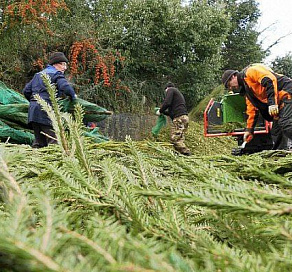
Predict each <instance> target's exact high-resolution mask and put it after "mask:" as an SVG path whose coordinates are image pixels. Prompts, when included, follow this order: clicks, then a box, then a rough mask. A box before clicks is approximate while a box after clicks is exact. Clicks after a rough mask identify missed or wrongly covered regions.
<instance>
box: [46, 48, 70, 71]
mask: <svg viewBox="0 0 292 272" xmlns="http://www.w3.org/2000/svg"><path fill="white" fill-rule="evenodd" d="M68 62H69V61H68V59H67V58H66V56H65V55H64V53H63V52H55V53H53V54H51V56H50V58H49V64H50V65H53V66H54V67H55V68H56V69H57V70H58V71H60V72H62V73H64V72H65V70H66V69H67V64H68Z"/></svg>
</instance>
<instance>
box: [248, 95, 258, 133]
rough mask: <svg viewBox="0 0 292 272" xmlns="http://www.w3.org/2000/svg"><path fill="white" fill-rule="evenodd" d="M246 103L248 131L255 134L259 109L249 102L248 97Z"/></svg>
mask: <svg viewBox="0 0 292 272" xmlns="http://www.w3.org/2000/svg"><path fill="white" fill-rule="evenodd" d="M245 101H246V115H247V121H246V130H247V131H249V132H251V133H253V132H254V128H255V126H256V123H257V120H258V116H259V113H258V109H257V108H256V107H255V106H254V105H253V104H252V103H251V102H250V101H249V99H248V98H247V97H246V98H245Z"/></svg>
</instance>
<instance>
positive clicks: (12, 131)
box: [0, 81, 110, 144]
mask: <svg viewBox="0 0 292 272" xmlns="http://www.w3.org/2000/svg"><path fill="white" fill-rule="evenodd" d="M77 103H78V104H80V105H82V107H83V109H84V113H85V115H84V120H83V121H84V124H85V125H87V124H88V123H89V122H99V121H102V120H104V119H105V118H107V116H108V114H109V113H110V112H109V111H108V110H107V109H105V108H103V107H100V106H98V105H96V104H94V103H90V102H88V101H86V100H83V99H80V98H77V99H76V100H75V101H74V102H72V101H71V100H69V99H68V98H66V99H63V100H60V101H59V104H60V105H61V107H62V108H63V110H64V111H66V112H70V113H73V112H74V106H75V105H76V104H77ZM28 108H29V102H28V101H27V100H26V99H25V97H24V96H22V95H21V94H19V93H17V92H16V91H14V90H12V89H9V88H7V86H6V85H5V84H4V83H3V82H1V81H0V140H2V141H6V140H7V139H8V138H9V139H10V140H9V142H13V143H20V144H21V143H24V144H30V143H31V142H32V141H33V139H34V136H33V133H32V131H31V130H29V129H28V124H27V118H28ZM85 135H86V136H88V137H90V138H91V139H93V140H94V141H95V142H101V141H107V140H108V138H107V137H105V136H103V135H101V134H100V133H99V131H98V130H93V131H86V132H85Z"/></svg>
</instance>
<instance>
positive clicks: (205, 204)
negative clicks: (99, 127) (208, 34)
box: [0, 109, 292, 272]
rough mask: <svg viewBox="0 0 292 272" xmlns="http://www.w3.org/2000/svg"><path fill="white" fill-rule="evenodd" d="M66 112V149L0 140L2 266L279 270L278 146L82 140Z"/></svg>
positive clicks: (285, 259)
mask: <svg viewBox="0 0 292 272" xmlns="http://www.w3.org/2000/svg"><path fill="white" fill-rule="evenodd" d="M48 110H50V109H48ZM77 112H79V113H77V116H76V119H75V121H74V122H75V123H72V122H73V121H72V122H71V121H69V122H68V123H67V126H68V132H67V134H66V137H67V138H66V139H70V137H71V139H72V137H74V138H75V140H74V142H75V143H76V144H75V145H73V144H72V143H71V142H70V140H68V143H69V144H68V146H69V147H70V148H69V151H70V152H69V154H67V153H66V152H63V147H62V145H53V146H49V147H46V148H43V149H39V150H36V149H31V148H29V147H28V146H25V145H8V144H1V145H0V146H1V149H0V152H1V153H0V186H1V206H0V220H1V226H2V227H1V229H0V266H1V267H2V268H3V271H76V272H77V271H84V270H88V271H198V270H199V271H218V270H221V271H290V267H291V252H292V251H291V250H292V248H291V234H292V232H291V213H292V209H291V186H292V183H291V180H290V176H291V158H292V157H291V154H290V153H289V152H285V151H265V152H262V153H259V154H255V155H250V156H242V157H231V156H229V155H224V153H225V154H226V151H223V150H222V151H221V154H219V155H215V154H218V152H219V148H218V147H219V145H218V144H217V145H216V148H214V149H213V150H212V153H211V154H210V153H209V155H211V156H207V155H206V154H208V153H207V152H206V151H204V147H202V146H203V143H199V145H198V146H197V147H196V146H195V145H189V146H191V149H192V151H194V153H195V155H193V156H190V157H185V156H182V155H179V154H176V153H174V151H173V150H172V148H171V146H170V145H169V144H163V143H159V142H150V141H145V142H133V141H132V140H131V139H127V141H126V142H123V143H115V142H107V143H101V144H92V143H90V142H86V141H83V140H82V138H83V136H82V134H81V132H80V131H79V130H78V127H80V125H81V120H82V119H81V118H80V116H81V115H82V111H81V110H80V109H78V110H77ZM61 116H62V115H61ZM54 118H55V119H56V117H54ZM65 119H66V118H65ZM67 120H68V119H67ZM54 122H55V123H57V122H56V121H54ZM191 126H193V123H191ZM200 127H201V126H200ZM191 132H192V130H191ZM58 133H60V131H59V132H58ZM198 136H199V135H198ZM192 140H193V141H194V140H195V137H192ZM213 140H214V143H215V141H216V139H213ZM187 141H189V139H187ZM77 143H78V144H77ZM189 143H190V142H187V144H189ZM215 144H216V143H215ZM226 144H227V142H225V146H226ZM84 150H86V152H85V151H84ZM229 151H230V150H229ZM204 154H205V155H204Z"/></svg>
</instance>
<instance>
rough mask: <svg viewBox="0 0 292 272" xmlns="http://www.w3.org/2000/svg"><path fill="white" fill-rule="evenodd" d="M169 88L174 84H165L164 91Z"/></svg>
mask: <svg viewBox="0 0 292 272" xmlns="http://www.w3.org/2000/svg"><path fill="white" fill-rule="evenodd" d="M170 87H175V86H174V84H173V83H172V82H167V84H166V85H165V87H164V90H165V89H167V88H170Z"/></svg>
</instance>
